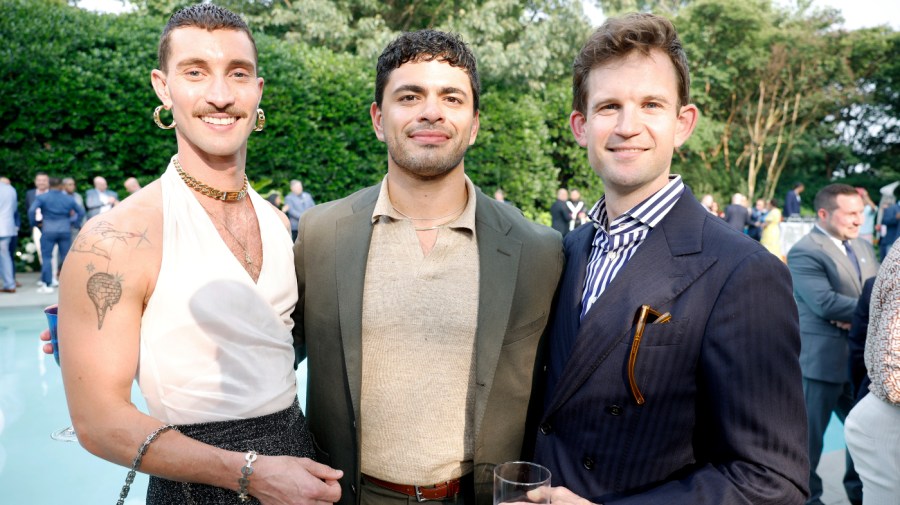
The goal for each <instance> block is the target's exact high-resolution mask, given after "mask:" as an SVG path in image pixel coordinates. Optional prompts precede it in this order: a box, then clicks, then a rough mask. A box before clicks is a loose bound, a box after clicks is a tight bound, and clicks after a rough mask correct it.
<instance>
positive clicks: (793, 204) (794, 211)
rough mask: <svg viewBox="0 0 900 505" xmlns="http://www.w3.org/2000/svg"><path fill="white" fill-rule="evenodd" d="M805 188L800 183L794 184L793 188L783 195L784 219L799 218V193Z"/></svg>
mask: <svg viewBox="0 0 900 505" xmlns="http://www.w3.org/2000/svg"><path fill="white" fill-rule="evenodd" d="M804 189H806V186H804V185H803V183H802V182H795V183H794V187H793V188H792V189H791V190H790V191H788V192H787V194H785V195H784V219H787V218H789V217H791V216H798V217H799V216H800V201H801V198H800V193H803V190H804Z"/></svg>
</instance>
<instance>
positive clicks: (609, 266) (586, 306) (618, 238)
mask: <svg viewBox="0 0 900 505" xmlns="http://www.w3.org/2000/svg"><path fill="white" fill-rule="evenodd" d="M682 193H684V182H682V180H681V176H680V175H670V176H669V182H668V184H666V185H665V187H663V188H662V189H660V190H659V191H657V192H656V193H654V194H653V195H652V196H650V197H649V198H647V199H646V200H644V201H643V202H641V203H639V204H637V205H635V206H634V207H632V208H631V209H630V210H628V211H627V212H625V213H624V214H622V215H621V216H619V217H617V218H616V219H615V220H614V221H613V222H612V223H609V216H608V215H607V213H606V195H603V196H602V197H600V200H599V201H598V202H597V203H596V204H595V205H594V207H593V208H592V209H591V211H590V212H589V213H588V217H589V218H590V220H591V221H593V222H594V228H596V229H597V232H596V233H595V234H594V242H593V243H592V245H591V256H590V258H589V259H588V266H587V275H586V276H585V278H584V292H583V293H582V295H581V318H582V319H584V316H585V314H587V313H588V310H590V309H591V306H592V305H594V302H596V301H597V299H599V298H600V295H602V294H603V292H604V291H606V288H607V287H608V286H609V284H610V283H611V282H612V280H613V279H615V278H616V275H617V274H618V273H619V272H620V271H621V270H622V269H623V268H624V267H625V265H626V264H627V263H628V260H630V259H631V257H632V256H634V253H635V252H636V251H637V249H638V247H639V246H640V245H641V244H642V243H643V242H644V240H645V239H646V238H647V235H649V234H650V230H652V229H653V227H654V226H656V225H657V224H659V222H660V221H662V218H664V217H666V214H668V213H669V211H670V210H672V207H673V206H674V205H675V202H677V201H678V199H679V198H681V194H682ZM607 229H609V231H608V232H607V231H606V230H607Z"/></svg>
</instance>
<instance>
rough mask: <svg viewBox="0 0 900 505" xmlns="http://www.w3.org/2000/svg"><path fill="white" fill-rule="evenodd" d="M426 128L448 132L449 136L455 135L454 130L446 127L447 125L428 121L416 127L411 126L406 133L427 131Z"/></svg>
mask: <svg viewBox="0 0 900 505" xmlns="http://www.w3.org/2000/svg"><path fill="white" fill-rule="evenodd" d="M425 130H427V131H437V132H441V133H444V134H446V135H447V136H448V137H453V132H452V131H450V130H449V129H448V128H445V127H443V126H440V125H438V124H436V123H426V124H422V125H417V126H414V127H412V128H410V129H409V130H407V131H406V134H407V135H412V134H414V133H416V132H420V131H425Z"/></svg>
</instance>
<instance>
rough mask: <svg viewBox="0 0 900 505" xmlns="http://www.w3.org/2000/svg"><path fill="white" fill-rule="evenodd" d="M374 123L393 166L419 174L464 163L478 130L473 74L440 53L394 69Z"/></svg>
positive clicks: (390, 167)
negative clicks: (439, 55)
mask: <svg viewBox="0 0 900 505" xmlns="http://www.w3.org/2000/svg"><path fill="white" fill-rule="evenodd" d="M370 113H371V116H372V126H373V127H374V128H375V135H376V136H377V137H378V140H381V141H382V142H385V143H386V144H387V147H388V171H389V172H391V171H401V172H403V173H406V174H408V175H411V176H413V177H416V178H420V179H430V178H435V177H440V176H442V175H445V174H447V173H449V172H451V171H453V170H455V169H457V168H459V169H462V167H463V157H464V156H465V154H466V150H467V149H468V148H469V146H470V145H472V144H473V143H474V142H475V137H476V136H477V135H478V113H477V112H476V111H475V110H474V106H473V98H472V86H471V83H470V80H469V76H468V75H467V74H466V72H465V71H463V70H462V69H460V68H457V67H453V66H451V65H449V64H447V63H443V62H441V61H440V60H439V59H435V60H432V61H423V62H409V63H404V64H403V65H401V66H400V67H398V68H396V69H395V70H394V71H393V72H391V75H390V78H389V79H388V81H387V84H386V86H385V89H384V98H383V99H382V102H381V107H379V106H378V104H376V103H373V104H372V107H371V110H370Z"/></svg>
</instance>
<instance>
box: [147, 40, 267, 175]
mask: <svg viewBox="0 0 900 505" xmlns="http://www.w3.org/2000/svg"><path fill="white" fill-rule="evenodd" d="M169 37H170V40H169V57H168V63H167V66H168V68H166V69H162V70H154V71H153V73H152V74H151V78H152V81H153V87H154V90H155V91H156V94H157V96H158V97H159V99H160V100H161V101H162V103H163V105H164V106H165V107H166V108H167V109H169V108H170V109H171V110H172V116H173V117H174V118H175V121H176V123H177V127H176V135H177V137H178V148H179V151H182V150H184V149H189V150H192V151H194V152H195V153H196V154H197V155H198V156H200V157H203V158H207V159H222V158H225V159H227V158H233V157H235V156H236V155H238V154H240V155H241V156H243V154H244V152H245V151H246V148H247V137H249V136H250V132H251V131H252V130H253V128H254V126H255V124H256V108H257V107H258V105H259V101H260V99H261V98H262V90H263V80H262V79H261V78H259V77H257V76H256V57H255V54H256V53H255V51H254V49H253V44H252V42H251V41H250V39H249V37H247V35H246V34H245V33H243V32H241V31H238V30H229V29H223V30H214V31H208V30H205V29H201V28H194V27H186V28H178V29H175V30H173V31H172V32H171V33H170V35H169Z"/></svg>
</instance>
